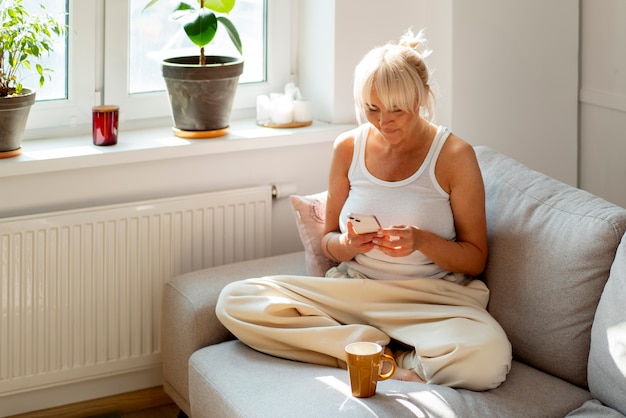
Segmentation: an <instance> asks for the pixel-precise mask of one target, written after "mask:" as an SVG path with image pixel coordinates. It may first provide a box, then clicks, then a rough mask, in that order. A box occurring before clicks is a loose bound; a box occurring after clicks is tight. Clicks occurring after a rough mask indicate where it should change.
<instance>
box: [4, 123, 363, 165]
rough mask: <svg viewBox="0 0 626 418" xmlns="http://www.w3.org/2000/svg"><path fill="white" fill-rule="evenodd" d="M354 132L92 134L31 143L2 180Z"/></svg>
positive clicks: (254, 129)
mask: <svg viewBox="0 0 626 418" xmlns="http://www.w3.org/2000/svg"><path fill="white" fill-rule="evenodd" d="M353 127H354V126H352V125H332V124H327V123H323V122H318V121H315V122H314V123H313V124H312V125H311V126H307V127H303V128H296V129H273V128H264V127H261V126H258V125H257V124H256V122H255V121H254V120H235V121H233V123H232V126H231V127H230V128H229V133H228V134H227V135H226V136H222V137H218V138H211V139H182V138H178V137H176V136H174V134H173V133H172V130H171V128H167V127H162V128H153V129H136V130H128V131H126V130H120V132H119V135H118V142H117V145H113V146H108V147H107V146H105V147H103V146H95V145H93V143H92V140H91V136H89V135H87V136H85V135H82V136H76V137H69V138H63V139H61V138H59V139H38V140H28V141H24V142H23V144H22V153H21V155H20V156H18V157H14V158H7V159H2V160H0V178H4V177H11V176H19V175H29V174H44V173H48V172H54V171H62V170H74V169H81V168H90V167H99V166H112V165H116V164H129V163H137V162H143V161H154V160H164V159H171V158H184V157H197V156H201V155H209V154H222V153H230V152H237V151H251V150H258V149H266V148H278V147H288V146H294V145H306V144H314V143H321V142H332V141H333V140H334V139H335V137H336V136H337V135H339V134H340V133H341V132H344V131H346V130H348V129H351V128H353Z"/></svg>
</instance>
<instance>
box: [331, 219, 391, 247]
mask: <svg viewBox="0 0 626 418" xmlns="http://www.w3.org/2000/svg"><path fill="white" fill-rule="evenodd" d="M383 236H384V233H383V230H382V229H379V230H378V231H376V232H371V233H368V234H357V232H356V231H355V230H354V226H353V225H352V222H351V221H348V232H346V233H345V234H343V235H342V236H341V238H340V240H341V239H342V238H343V239H344V241H343V244H344V245H345V246H346V247H348V248H349V249H350V250H352V251H353V252H354V253H355V255H356V254H359V253H368V252H370V251H372V250H373V249H374V247H375V244H374V240H375V239H380V238H382V237H383Z"/></svg>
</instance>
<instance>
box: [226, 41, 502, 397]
mask: <svg viewBox="0 0 626 418" xmlns="http://www.w3.org/2000/svg"><path fill="white" fill-rule="evenodd" d="M420 50H423V39H422V37H421V33H420V34H418V35H417V36H415V35H413V33H411V32H410V31H409V32H408V33H407V34H406V35H405V36H404V37H403V38H402V39H401V40H400V43H399V44H398V45H392V44H388V45H385V46H382V47H378V48H375V49H373V50H372V51H370V52H369V53H368V54H367V55H366V56H365V57H364V58H363V60H362V61H361V62H360V63H359V65H358V66H357V67H356V70H355V81H354V99H355V103H356V107H357V111H358V114H359V116H361V114H364V115H365V118H366V119H367V123H364V124H362V125H360V126H359V127H358V128H356V129H354V130H352V131H349V132H347V133H345V134H343V135H341V136H340V137H339V138H338V139H337V140H336V142H335V147H334V152H333V157H332V163H331V169H330V174H329V185H328V201H327V210H326V228H325V236H324V238H323V240H322V249H323V250H324V252H325V254H326V256H327V257H329V258H331V259H333V260H335V261H337V262H340V263H341V264H339V266H338V267H337V268H332V269H330V270H329V271H328V273H327V274H326V278H311V277H293V276H279V277H266V278H261V279H249V280H246V281H243V282H238V283H234V284H231V285H229V286H227V287H226V288H225V289H224V291H223V292H222V295H221V296H220V300H219V302H218V307H217V313H218V317H219V318H220V320H221V321H222V323H223V324H224V325H225V326H226V327H227V328H229V329H230V330H231V331H232V332H233V334H235V335H236V336H237V337H238V338H239V339H241V340H242V341H243V342H245V343H246V344H248V345H250V346H251V347H253V348H255V349H257V350H259V351H263V352H266V353H268V354H273V355H276V356H279V357H285V358H290V359H294V360H300V361H305V362H313V363H319V364H327V365H331V366H338V367H345V362H344V347H345V345H346V344H348V343H350V342H354V341H373V342H378V343H379V344H381V345H383V346H386V351H387V352H388V353H389V354H392V355H393V356H394V357H395V360H396V362H397V364H398V368H397V370H396V372H395V374H394V376H393V377H394V378H396V379H400V380H411V381H422V382H426V383H433V384H442V385H447V386H453V387H462V388H467V389H472V390H485V389H491V388H495V387H497V386H498V385H500V384H501V383H502V382H503V381H504V379H505V377H506V374H507V373H508V371H509V369H510V362H511V347H510V344H509V342H508V339H507V337H506V335H505V333H504V331H503V330H502V329H501V327H500V326H499V325H498V324H497V323H496V321H495V320H494V319H493V318H491V316H490V315H489V314H488V313H487V311H486V309H485V308H486V305H487V301H488V298H489V291H488V289H487V288H486V286H485V285H484V283H483V282H481V281H479V280H472V279H471V276H474V275H477V274H479V273H480V272H481V271H482V270H483V269H484V267H485V263H486V259H487V234H486V220H485V203H484V186H483V182H482V177H481V173H480V170H479V167H478V163H477V160H476V156H475V154H474V151H473V148H472V147H471V146H470V145H469V144H467V143H466V142H464V141H463V140H461V139H460V138H459V137H457V136H455V135H453V134H451V133H450V131H449V130H447V129H446V128H444V127H440V126H436V125H434V124H433V123H432V122H431V121H430V120H429V119H430V117H431V116H432V114H433V112H432V109H433V100H432V92H431V89H430V86H429V74H428V70H427V68H426V65H425V63H424V61H423V58H424V56H423V54H421V53H420V52H419V51H420ZM351 212H353V213H365V214H373V215H375V216H376V217H377V218H378V219H379V221H380V223H381V225H383V226H384V228H380V229H378V231H376V232H372V233H364V234H361V235H359V234H357V233H356V231H355V229H354V226H353V225H352V223H351V222H350V221H348V214H349V213H351Z"/></svg>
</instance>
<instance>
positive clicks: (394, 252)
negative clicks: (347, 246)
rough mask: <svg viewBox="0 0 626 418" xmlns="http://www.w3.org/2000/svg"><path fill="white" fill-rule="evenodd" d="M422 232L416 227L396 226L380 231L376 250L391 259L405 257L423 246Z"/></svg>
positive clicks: (375, 246)
mask: <svg viewBox="0 0 626 418" xmlns="http://www.w3.org/2000/svg"><path fill="white" fill-rule="evenodd" d="M421 242H422V231H421V230H420V229H419V228H418V227H416V226H410V225H409V226H407V225H394V226H392V227H390V228H384V229H382V230H381V231H379V235H378V236H376V237H375V238H374V239H373V240H372V244H373V245H374V248H376V249H377V250H380V251H381V252H383V253H384V254H386V255H388V256H390V257H404V256H407V255H409V254H411V253H412V252H413V251H415V250H417V249H418V248H419V247H420V246H421Z"/></svg>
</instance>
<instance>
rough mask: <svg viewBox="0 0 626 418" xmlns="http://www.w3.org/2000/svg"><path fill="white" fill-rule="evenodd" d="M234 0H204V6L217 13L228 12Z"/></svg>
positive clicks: (233, 4)
mask: <svg viewBox="0 0 626 418" xmlns="http://www.w3.org/2000/svg"><path fill="white" fill-rule="evenodd" d="M235 1H236V0H204V7H206V8H207V9H211V10H213V11H216V12H218V13H230V11H231V10H232V9H233V7H234V6H235Z"/></svg>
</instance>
